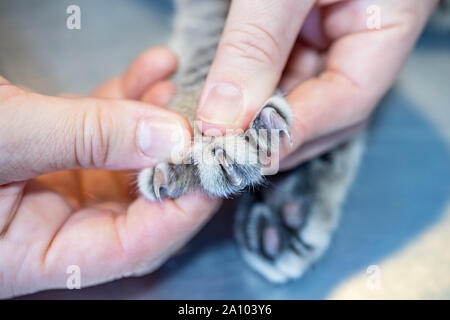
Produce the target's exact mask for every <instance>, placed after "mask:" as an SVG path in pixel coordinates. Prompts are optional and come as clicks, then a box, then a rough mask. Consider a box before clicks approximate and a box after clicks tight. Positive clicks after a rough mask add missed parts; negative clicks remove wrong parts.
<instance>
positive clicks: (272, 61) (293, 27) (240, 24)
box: [197, 0, 315, 132]
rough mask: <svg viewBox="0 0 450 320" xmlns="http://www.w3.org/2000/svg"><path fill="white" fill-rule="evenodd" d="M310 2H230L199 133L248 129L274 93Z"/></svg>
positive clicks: (205, 92) (203, 101) (205, 93)
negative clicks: (227, 129)
mask: <svg viewBox="0 0 450 320" xmlns="http://www.w3.org/2000/svg"><path fill="white" fill-rule="evenodd" d="M314 2H315V1H314V0H302V1H298V0H284V1H279V0H248V1H232V2H231V8H230V12H229V14H228V18H227V22H226V25H225V28H224V31H223V34H222V38H221V40H220V43H219V46H218V50H217V54H216V58H215V60H214V62H213V64H212V66H211V70H210V73H209V75H208V78H207V80H206V83H205V87H204V89H203V92H202V95H201V99H200V105H199V109H198V112H197V120H198V121H201V122H202V130H203V131H204V132H205V131H206V130H208V129H210V128H215V129H225V128H242V129H246V128H247V126H248V124H249V122H250V121H251V119H252V118H253V116H254V115H255V113H256V111H257V110H258V109H259V108H260V107H261V105H262V104H263V103H264V101H265V100H267V99H268V98H269V97H270V95H271V94H273V92H274V90H275V88H276V86H277V84H278V82H279V79H280V76H281V73H282V71H283V69H284V66H285V64H286V61H287V58H288V56H289V53H290V51H291V48H292V46H293V44H294V42H295V40H296V38H297V37H298V34H299V31H300V28H301V26H302V23H303V21H304V20H305V18H306V16H307V15H308V12H309V11H310V10H311V8H312V5H313V4H314ZM222 131H223V130H222Z"/></svg>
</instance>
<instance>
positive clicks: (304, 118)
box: [197, 0, 437, 169]
mask: <svg viewBox="0 0 450 320" xmlns="http://www.w3.org/2000/svg"><path fill="white" fill-rule="evenodd" d="M436 3H437V1H436V0H430V1H423V0H410V1H404V0H389V1H388V0H370V1H369V0H350V1H348V0H346V1H342V0H317V1H314V0H302V1H299V0H284V1H278V0H247V1H233V2H232V4H231V9H230V13H229V16H228V18H227V23H226V26H225V29H224V33H223V35H222V38H221V42H220V45H219V48H218V51H217V55H216V58H215V60H214V62H213V64H212V67H211V71H210V73H209V75H208V78H207V81H206V83H205V87H204V90H203V93H202V96H201V99H200V104H199V109H198V112H197V120H198V121H201V122H202V129H203V131H204V132H205V131H206V130H208V129H210V128H214V129H222V132H223V131H224V129H228V128H242V129H245V128H246V127H247V126H248V124H249V122H250V121H251V119H252V118H253V116H254V115H255V113H256V112H257V109H258V108H259V107H260V106H261V105H262V104H263V103H264V101H265V100H266V99H267V98H268V97H269V96H270V95H271V94H272V93H273V92H274V89H275V88H276V87H277V86H280V87H281V88H282V89H284V90H285V91H286V92H288V93H289V94H288V95H287V100H288V101H289V103H290V105H291V107H292V109H293V113H294V121H293V124H292V125H291V131H292V136H293V141H294V148H293V149H292V150H295V151H294V152H292V153H291V154H290V155H289V156H287V157H286V158H285V159H284V160H283V161H282V163H281V168H282V169H283V168H290V167H294V166H296V165H297V164H298V163H299V162H301V161H303V160H306V159H308V158H311V157H314V156H317V155H318V154H320V153H322V152H324V151H326V150H327V149H330V148H332V147H333V146H335V145H336V144H337V143H339V142H342V141H344V140H345V139H348V138H349V137H350V136H352V135H354V134H355V133H356V132H358V131H359V130H361V128H363V127H364V125H365V122H366V120H367V118H368V117H369V115H370V113H371V111H372V110H373V108H374V107H375V105H376V104H377V102H378V101H379V100H380V98H381V97H382V96H383V95H384V93H385V92H386V91H387V90H388V88H389V87H390V86H391V85H392V83H393V81H394V80H395V77H396V75H397V74H398V72H399V70H400V68H401V66H402V65H403V63H404V61H405V60H406V58H407V56H408V54H409V52H410V51H411V49H412V47H413V45H414V43H415V42H416V39H417V38H418V36H419V34H420V32H421V31H422V29H423V27H424V25H425V23H426V21H427V19H428V17H429V16H430V14H431V12H432V10H433V9H434V7H435V5H436ZM374 6H375V7H376V8H379V9H380V11H379V12H380V18H381V26H380V28H379V29H371V30H369V28H368V26H367V21H368V19H369V17H370V15H368V11H367V9H368V8H369V7H372V8H374ZM220 84H223V85H224V86H223V87H221V86H220ZM220 93H222V95H220ZM216 132H217V131H216ZM288 152H290V151H288V150H284V152H282V156H286V155H287V154H288Z"/></svg>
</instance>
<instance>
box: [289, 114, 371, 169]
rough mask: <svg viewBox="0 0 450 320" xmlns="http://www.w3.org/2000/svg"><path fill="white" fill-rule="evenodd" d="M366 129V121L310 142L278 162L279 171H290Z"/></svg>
mask: <svg viewBox="0 0 450 320" xmlns="http://www.w3.org/2000/svg"><path fill="white" fill-rule="evenodd" d="M366 127H367V121H363V122H361V123H358V124H356V125H353V126H350V127H347V128H344V129H341V130H339V131H337V132H333V133H331V134H328V135H325V136H322V137H319V138H317V139H314V140H311V141H308V142H306V143H305V144H303V145H302V146H300V147H299V148H297V149H296V150H295V151H294V152H292V153H291V154H289V155H288V156H287V157H286V158H284V159H283V160H282V161H281V162H280V170H281V171H285V170H290V169H293V168H295V167H297V166H298V165H299V164H300V163H302V162H305V161H308V160H310V159H313V158H315V157H317V156H320V155H321V154H324V153H325V152H327V151H329V150H331V149H333V148H335V147H336V146H338V145H340V144H341V143H343V142H345V141H348V140H350V139H351V138H353V137H355V136H356V135H357V134H358V133H360V132H361V131H363V130H364V129H365V128H366Z"/></svg>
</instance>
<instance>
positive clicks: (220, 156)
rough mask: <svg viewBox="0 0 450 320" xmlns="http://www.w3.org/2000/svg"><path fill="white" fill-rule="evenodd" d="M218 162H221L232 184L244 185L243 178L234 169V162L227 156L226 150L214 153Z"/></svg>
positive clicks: (219, 149) (218, 149)
mask: <svg viewBox="0 0 450 320" xmlns="http://www.w3.org/2000/svg"><path fill="white" fill-rule="evenodd" d="M214 154H215V156H216V159H217V161H219V164H220V166H221V167H222V170H224V171H225V172H226V173H227V177H228V178H229V179H230V181H231V183H232V184H233V185H235V186H239V185H241V183H242V178H241V177H240V176H239V175H238V174H237V172H236V169H235V168H234V167H233V163H232V160H231V159H230V158H229V157H228V156H227V154H226V152H225V150H223V149H222V148H217V149H216V150H215V151H214Z"/></svg>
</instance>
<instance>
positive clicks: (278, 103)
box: [192, 95, 292, 198]
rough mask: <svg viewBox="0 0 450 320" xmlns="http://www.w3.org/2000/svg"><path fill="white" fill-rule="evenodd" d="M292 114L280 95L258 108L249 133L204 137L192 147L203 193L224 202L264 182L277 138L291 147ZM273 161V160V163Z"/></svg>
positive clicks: (277, 143) (276, 147)
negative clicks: (220, 198)
mask: <svg viewBox="0 0 450 320" xmlns="http://www.w3.org/2000/svg"><path fill="white" fill-rule="evenodd" d="M291 121H292V113H291V109H290V107H289V105H288V104H287V102H286V100H285V99H284V98H283V97H282V96H281V95H274V96H273V97H271V98H270V99H269V100H268V101H267V102H266V103H265V104H264V106H263V107H262V108H261V110H260V111H259V112H258V114H257V115H256V116H255V118H254V119H253V120H252V122H251V123H250V126H249V128H248V130H247V131H246V132H244V133H242V134H239V135H225V136H219V137H205V138H204V139H207V142H206V143H205V140H203V141H202V142H203V143H194V146H193V152H192V153H193V159H194V160H195V165H196V167H197V172H198V176H199V179H200V182H201V186H202V188H203V190H205V191H206V192H207V193H209V194H210V195H213V196H219V197H223V198H227V197H229V196H231V195H234V194H236V193H239V192H240V191H242V190H243V189H245V188H246V187H249V186H257V185H259V184H261V183H262V182H263V180H264V179H263V174H262V169H263V168H264V167H265V166H266V164H267V160H268V158H270V156H271V153H273V151H275V150H274V148H275V149H278V148H279V144H280V139H279V138H280V137H281V138H284V137H286V138H287V139H288V141H289V144H290V145H291V146H292V137H291V134H290V131H289V125H290V123H291ZM272 160H273V159H272Z"/></svg>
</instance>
